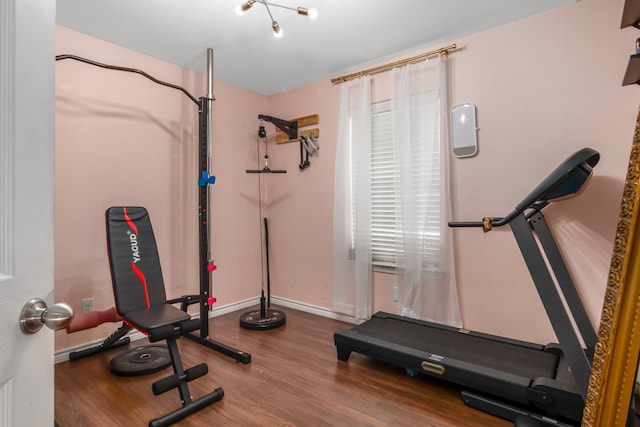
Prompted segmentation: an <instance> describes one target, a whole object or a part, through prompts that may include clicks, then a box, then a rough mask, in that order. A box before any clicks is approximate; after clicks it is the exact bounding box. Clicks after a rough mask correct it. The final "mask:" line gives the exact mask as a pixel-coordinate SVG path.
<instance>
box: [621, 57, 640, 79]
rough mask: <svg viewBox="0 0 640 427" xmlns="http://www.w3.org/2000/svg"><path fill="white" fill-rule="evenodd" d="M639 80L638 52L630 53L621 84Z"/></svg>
mask: <svg viewBox="0 0 640 427" xmlns="http://www.w3.org/2000/svg"><path fill="white" fill-rule="evenodd" d="M638 82H640V54H635V55H631V58H629V64H628V65H627V71H626V72H625V73H624V78H623V79H622V86H627V85H632V84H637V83H638Z"/></svg>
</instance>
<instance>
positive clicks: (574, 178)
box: [334, 148, 600, 422]
mask: <svg viewBox="0 0 640 427" xmlns="http://www.w3.org/2000/svg"><path fill="white" fill-rule="evenodd" d="M599 157H600V156H599V154H598V152H597V151H595V150H592V149H590V148H583V149H582V150H579V151H578V152H576V153H575V154H574V155H573V156H571V157H569V158H567V159H566V160H565V161H564V162H563V163H562V164H561V165H560V166H559V167H558V168H556V169H555V170H554V171H553V172H552V173H551V174H550V175H549V176H548V177H547V178H546V179H545V180H544V181H543V182H542V183H541V184H540V185H538V187H536V188H535V189H534V190H533V192H531V193H530V194H529V195H528V196H527V197H526V198H525V199H524V200H523V201H522V202H521V203H520V204H519V205H518V206H517V207H516V208H515V210H514V211H513V212H511V213H510V214H509V215H507V216H506V217H502V218H496V219H492V220H490V223H491V224H492V226H497V227H499V226H503V225H506V224H509V225H510V226H511V230H512V232H513V234H514V237H515V239H516V242H517V244H518V247H519V249H520V251H521V253H522V255H523V257H524V259H525V262H526V264H527V268H528V269H529V273H530V275H531V278H532V279H533V282H534V284H535V286H536V289H537V291H538V294H539V295H540V298H541V300H542V302H543V305H544V308H545V310H546V311H547V315H548V316H549V320H550V321H551V324H552V326H553V329H554V332H555V334H556V336H557V338H558V341H559V342H560V343H561V344H560V345H559V346H558V345H548V346H547V347H542V346H539V347H538V348H539V349H540V351H555V352H557V353H558V356H559V360H558V364H559V365H558V366H563V367H564V369H566V370H567V371H568V372H570V374H568V375H567V374H566V373H563V372H558V374H557V375H556V378H557V377H558V376H560V375H561V376H562V377H563V378H562V383H559V384H555V378H551V379H546V378H523V377H518V376H514V375H512V374H507V373H504V372H499V371H496V370H495V369H487V368H485V367H483V366H479V365H473V364H469V363H467V362H465V361H464V360H457V359H452V358H445V357H442V356H440V355H439V354H438V350H437V349H434V351H435V353H429V352H424V351H417V350H416V349H412V348H408V347H406V346H399V345H397V344H396V343H394V342H392V341H391V340H388V339H380V338H378V337H375V336H368V335H366V334H362V333H360V332H359V329H362V327H361V326H360V325H357V326H355V327H353V328H351V329H346V330H342V331H339V332H337V333H335V334H334V342H335V345H336V349H337V353H338V359H339V360H342V361H346V360H348V358H349V355H350V354H351V352H352V351H355V352H357V353H361V354H364V355H367V356H371V357H373V358H375V359H379V360H382V361H385V362H388V363H391V364H394V365H399V366H402V367H404V368H406V369H411V370H414V371H415V372H420V373H424V374H427V375H431V376H438V377H441V378H443V379H445V380H447V381H451V382H454V383H456V384H459V385H461V386H463V387H469V388H470V389H472V390H477V391H480V392H481V393H482V394H483V395H485V396H486V395H489V396H496V397H497V398H498V400H502V401H496V402H495V405H493V406H492V404H490V403H488V402H493V400H492V398H487V399H484V398H483V399H482V405H479V406H474V407H477V408H478V409H482V410H485V411H487V412H490V413H492V414H494V415H498V416H501V417H508V418H509V419H513V418H510V417H509V415H510V414H512V415H513V416H516V415H518V414H521V413H522V410H520V409H514V410H513V411H505V409H504V408H505V407H510V406H509V404H506V405H505V403H504V400H506V401H508V402H513V403H514V404H516V405H518V404H520V405H522V404H525V405H526V406H531V411H532V413H533V414H534V415H533V416H536V415H535V414H537V413H539V411H541V410H542V411H543V412H545V408H546V407H547V405H548V404H552V406H549V411H550V413H551V414H552V415H554V416H556V415H558V414H559V415H560V416H561V417H567V418H569V419H570V420H572V421H577V422H579V421H580V418H581V412H582V407H583V406H584V401H585V399H586V392H587V386H588V380H589V375H590V372H591V359H592V356H593V352H594V349H595V345H596V342H597V335H596V332H595V330H594V328H593V326H592V324H591V321H590V320H589V317H588V315H587V313H586V310H585V309H584V306H583V304H582V301H581V300H580V296H579V294H578V291H577V289H576V287H575V284H574V282H573V280H572V279H571V276H570V274H569V272H568V270H567V267H566V265H565V263H564V260H563V259H562V255H561V253H560V250H559V249H558V246H557V244H556V242H555V240H554V238H553V236H552V234H551V232H550V230H549V227H548V225H547V223H546V220H545V219H544V216H543V215H542V212H541V211H542V209H543V208H544V207H546V206H548V205H549V203H550V202H552V201H556V200H562V199H564V198H567V197H570V196H573V195H575V194H578V193H579V192H580V191H581V190H582V189H583V188H584V186H585V185H586V182H587V181H588V179H589V177H590V176H591V171H592V168H593V167H594V166H595V165H596V164H597V163H598V161H599ZM483 225H484V221H479V222H450V223H449V226H451V227H482V226H483ZM563 299H564V302H563ZM565 302H566V305H565ZM374 317H391V318H396V319H397V318H400V319H402V320H403V321H404V322H412V323H415V322H419V323H420V324H421V325H423V326H424V327H425V328H440V329H448V330H450V332H451V333H452V334H472V335H474V336H482V337H485V338H487V339H492V340H496V342H498V341H499V342H503V343H512V344H514V345H524V346H526V347H528V348H531V349H532V350H534V351H535V349H536V346H537V345H536V344H533V343H526V342H522V341H514V340H510V339H505V338H501V337H497V336H492V335H486V334H480V333H477V332H471V331H467V330H458V329H457V328H450V327H448V326H443V325H440V324H436V323H433V322H426V321H421V320H415V319H409V318H404V317H401V316H396V315H393V314H389V313H384V312H379V313H376V314H375V315H374ZM370 321H372V320H369V321H366V322H365V323H367V322H370ZM574 325H575V326H574ZM461 339H464V337H461ZM505 357H508V356H506V355H505ZM571 377H572V378H571ZM550 380H551V381H550ZM571 380H573V381H571ZM556 385H557V390H558V391H557V393H558V395H557V396H551V395H549V394H548V393H552V394H553V393H554V390H555V387H556ZM487 388H488V389H487ZM540 390H542V392H540ZM549 399H550V400H556V401H561V402H562V403H559V402H556V403H553V402H549ZM565 399H568V400H565ZM465 403H466V402H465ZM563 406H565V407H567V406H575V407H573V408H570V409H569V410H568V412H564V411H563V408H562V407H563Z"/></svg>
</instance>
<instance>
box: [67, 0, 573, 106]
mask: <svg viewBox="0 0 640 427" xmlns="http://www.w3.org/2000/svg"><path fill="white" fill-rule="evenodd" d="M575 1H576V0H536V1H531V0H393V1H391V0H387V1H384V0H341V1H338V0H276V2H275V3H276V4H280V5H284V6H288V7H293V8H296V7H297V6H304V7H307V8H312V7H313V8H316V9H317V10H318V14H319V16H318V18H317V19H316V20H310V19H308V18H307V17H304V16H300V15H298V14H297V13H296V12H294V11H291V10H287V9H283V8H279V7H276V6H273V5H272V6H271V7H270V10H271V13H272V14H273V17H274V19H275V20H276V21H278V22H279V24H280V26H281V27H282V29H283V32H284V35H283V37H281V38H275V37H274V36H273V31H272V29H271V20H270V18H269V15H268V12H267V9H266V8H265V6H264V5H262V4H259V3H256V4H255V5H254V6H253V8H251V9H250V10H249V11H247V13H245V14H244V15H243V16H238V15H237V14H236V13H235V8H236V6H237V5H238V4H240V3H242V0H57V18H56V19H57V23H58V24H59V25H62V26H65V27H68V28H71V29H74V30H77V31H80V32H82V33H85V34H89V35H91V36H94V37H98V38H100V39H103V40H106V41H109V42H111V43H114V44H117V45H120V46H123V47H126V48H128V49H132V50H134V51H138V52H141V53H143V54H146V55H150V56H152V57H155V58H158V59H161V60H164V61H167V62H170V63H173V64H176V65H179V66H182V67H185V68H188V69H192V70H194V71H197V72H200V73H202V74H206V67H207V64H206V62H207V61H206V51H207V48H212V49H213V50H214V69H213V72H214V77H215V78H216V79H219V80H223V81H225V82H228V83H232V84H234V85H237V86H240V87H243V88H246V89H248V90H251V91H254V92H257V93H260V94H263V95H272V94H275V93H279V92H284V91H287V90H290V89H293V88H296V87H299V86H303V85H305V84H308V83H312V82H316V81H319V80H323V79H328V78H331V77H336V76H338V75H340V74H344V73H347V72H349V71H357V70H359V69H361V68H363V67H366V66H368V65H371V64H374V63H379V62H382V61H385V60H388V59H392V58H393V59H397V58H398V57H400V56H402V54H403V53H407V54H408V53H411V54H415V53H416V50H418V51H419V50H420V49H421V48H424V49H427V48H429V49H432V48H438V47H440V45H439V43H446V44H449V43H455V42H456V38H459V37H462V36H465V35H469V34H472V33H476V32H479V31H483V30H486V29H489V28H492V27H496V26H499V25H502V24H505V23H508V22H511V21H515V20H518V19H522V18H524V17H527V16H529V15H533V14H536V13H541V12H544V11H546V10H548V9H552V8H556V7H560V6H563V5H565V4H568V3H574V2H575ZM269 3H271V1H270V0H269ZM64 53H70V54H73V53H74V52H64ZM89 59H92V58H89ZM113 65H120V66H126V65H127V64H113ZM145 71H146V72H148V73H150V74H152V75H153V70H145Z"/></svg>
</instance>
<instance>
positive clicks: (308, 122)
mask: <svg viewBox="0 0 640 427" xmlns="http://www.w3.org/2000/svg"><path fill="white" fill-rule="evenodd" d="M291 121H292V122H296V123H298V135H297V138H293V139H289V136H288V135H286V134H285V133H283V132H280V131H278V132H277V133H276V144H284V143H285V142H296V141H300V137H301V136H309V135H311V136H313V137H315V138H319V137H320V129H318V128H313V129H305V130H300V128H304V127H308V126H313V125H317V124H319V123H320V115H319V114H312V115H310V116H304V117H298V118H297V119H292V120H291Z"/></svg>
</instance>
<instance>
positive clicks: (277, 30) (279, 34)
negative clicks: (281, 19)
mask: <svg viewBox="0 0 640 427" xmlns="http://www.w3.org/2000/svg"><path fill="white" fill-rule="evenodd" d="M271 28H272V29H273V35H274V36H275V37H277V38H280V37H282V28H280V24H278V22H277V21H273V22H272V23H271Z"/></svg>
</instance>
